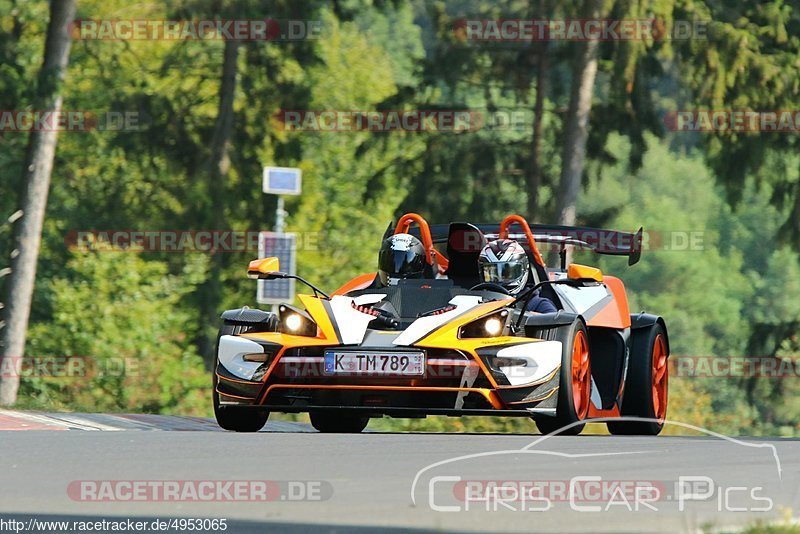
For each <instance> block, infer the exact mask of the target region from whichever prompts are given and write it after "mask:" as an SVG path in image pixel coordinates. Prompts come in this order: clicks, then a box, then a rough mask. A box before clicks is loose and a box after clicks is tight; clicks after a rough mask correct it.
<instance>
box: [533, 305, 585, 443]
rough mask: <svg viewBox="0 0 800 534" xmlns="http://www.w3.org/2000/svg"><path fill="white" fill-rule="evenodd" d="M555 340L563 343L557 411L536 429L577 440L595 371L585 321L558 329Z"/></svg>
mask: <svg viewBox="0 0 800 534" xmlns="http://www.w3.org/2000/svg"><path fill="white" fill-rule="evenodd" d="M555 339H556V340H557V341H560V342H561V371H560V373H561V374H560V377H559V387H558V407H557V409H556V416H555V417H541V418H539V419H537V420H536V426H537V427H538V428H539V432H541V433H542V434H552V433H554V432H556V431H559V432H558V433H559V434H563V435H568V436H575V435H577V434H580V433H581V431H582V430H583V427H584V424H583V423H580V424H574V425H573V426H569V428H566V429H564V430H563V431H560V430H561V429H562V428H564V427H566V426H568V425H571V424H573V423H579V422H580V421H583V420H585V419H586V417H587V416H588V415H589V402H590V400H589V399H590V397H591V393H592V369H591V361H590V359H589V336H588V334H587V333H586V325H585V324H583V320H581V319H576V320H575V322H574V323H572V324H571V325H569V326H565V327H561V328H559V331H558V332H557V333H556V336H555Z"/></svg>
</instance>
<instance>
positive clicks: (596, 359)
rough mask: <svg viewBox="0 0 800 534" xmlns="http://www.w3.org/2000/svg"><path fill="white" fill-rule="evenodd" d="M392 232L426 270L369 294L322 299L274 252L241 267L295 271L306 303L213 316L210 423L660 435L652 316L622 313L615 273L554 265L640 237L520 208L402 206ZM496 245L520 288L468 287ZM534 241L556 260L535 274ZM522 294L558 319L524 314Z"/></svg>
mask: <svg viewBox="0 0 800 534" xmlns="http://www.w3.org/2000/svg"><path fill="white" fill-rule="evenodd" d="M392 233H411V234H413V235H415V236H417V237H418V238H419V239H420V240H421V242H422V243H423V245H424V248H425V251H426V260H427V262H428V265H429V267H430V269H429V272H430V273H431V275H429V276H428V277H426V278H421V279H408V280H400V281H399V282H398V283H397V284H395V285H388V286H383V285H382V284H380V283H377V280H376V275H375V273H368V274H364V275H361V276H359V277H357V278H355V279H353V280H352V281H350V282H349V283H347V284H345V286H343V287H341V288H339V289H338V290H336V291H334V292H333V293H332V294H331V295H328V294H326V293H324V292H323V291H322V290H320V289H318V288H316V287H315V286H313V285H311V284H310V283H308V282H306V281H305V280H303V279H302V278H300V277H297V276H294V275H290V274H287V273H283V272H280V269H279V264H278V260H277V259H276V258H262V259H259V260H255V261H253V262H251V263H250V266H249V268H248V275H249V276H250V277H251V278H261V279H279V278H287V277H293V278H297V279H298V280H300V281H301V282H303V283H305V284H307V285H308V286H309V287H310V288H311V289H312V290H313V294H307V295H299V300H300V303H301V304H302V306H298V307H296V306H293V305H291V304H289V303H286V304H282V305H280V306H279V308H278V313H277V314H276V313H270V312H265V311H260V310H256V309H250V308H247V307H245V308H241V309H236V310H229V311H226V312H225V313H223V314H222V319H223V326H222V329H221V330H220V334H219V341H218V346H217V355H216V363H215V369H214V392H213V399H214V412H215V414H216V418H217V421H218V423H219V425H220V426H221V427H223V428H225V429H228V430H235V431H240V432H253V431H257V430H259V429H260V428H261V427H263V426H264V424H265V422H266V421H267V418H268V416H269V413H270V412H284V413H299V412H307V413H309V416H310V419H311V423H312V425H313V426H314V427H315V428H316V429H318V430H320V431H322V432H360V431H361V430H363V429H364V428H365V427H366V425H367V423H368V422H369V419H370V418H371V417H382V416H391V417H425V416H427V415H448V416H461V415H484V416H485V415H489V416H521V417H531V418H533V419H534V420H535V421H536V423H537V426H538V427H539V430H540V431H542V432H544V433H552V432H559V433H566V434H577V433H579V432H580V431H581V430H582V429H583V426H584V423H585V422H586V421H591V420H592V419H600V420H602V421H606V423H607V425H608V428H609V430H610V431H611V432H612V433H613V434H651V435H655V434H658V433H659V432H660V431H661V428H662V426H663V421H664V419H665V417H666V411H667V380H668V367H667V357H668V355H669V341H668V337H667V329H666V325H665V323H664V320H663V319H662V318H661V317H658V316H657V315H651V314H647V313H638V314H631V313H630V312H629V310H628V299H627V296H626V293H625V287H624V286H623V284H622V282H621V281H620V280H619V278H616V277H613V276H608V275H604V274H603V273H601V272H600V270H599V269H597V268H594V267H589V266H585V265H578V264H574V263H573V264H567V263H566V257H567V255H566V250H567V248H568V247H582V248H589V249H592V250H594V251H595V252H598V253H601V254H612V255H625V256H627V257H628V263H629V264H631V265H632V264H633V263H636V261H638V259H639V256H640V253H641V237H642V231H641V229H640V230H639V231H638V232H637V233H635V234H630V233H624V232H616V231H607V230H595V229H590V228H576V227H562V226H545V225H529V223H528V222H527V221H526V220H525V219H524V218H522V217H520V216H518V215H510V216H508V217H506V218H505V219H504V220H503V221H502V222H501V223H500V224H470V223H451V224H449V225H432V226H429V225H428V223H427V222H426V221H425V219H423V218H422V217H421V216H419V215H417V214H413V213H409V214H406V215H404V216H403V217H401V218H400V220H399V221H398V222H397V224H396V225H392V226H390V227H389V229H388V230H387V235H390V234H392ZM497 238H501V239H502V238H510V239H515V240H517V241H518V242H520V243H521V244H522V245H523V247H524V248H525V251H526V252H527V253H528V256H529V258H530V265H531V274H532V280H533V282H532V283H531V284H530V285H529V286H528V287H527V288H526V289H525V290H523V291H521V292H519V293H517V294H516V295H511V294H509V293H508V292H506V291H505V290H504V289H503V287H502V286H498V285H494V284H486V283H483V281H482V280H481V278H480V274H479V269H478V255H479V253H480V250H481V249H482V247H483V245H484V244H485V243H486V242H487V240H488V239H497ZM537 243H538V244H540V245H541V244H547V245H548V248H552V247H555V248H556V249H557V250H558V251H559V253H560V254H559V256H560V260H561V261H560V265H558V266H555V267H553V268H548V267H547V266H546V265H545V262H544V261H543V257H542V254H541V253H540V251H539V247H538V246H537ZM534 293H536V294H540V295H542V296H543V297H546V298H548V299H550V300H551V301H552V302H553V303H554V304H555V305H556V308H557V310H558V311H557V312H555V313H534V312H526V311H523V310H525V309H526V304H527V299H529V298H531V297H532V296H533V295H534ZM609 418H610V419H609Z"/></svg>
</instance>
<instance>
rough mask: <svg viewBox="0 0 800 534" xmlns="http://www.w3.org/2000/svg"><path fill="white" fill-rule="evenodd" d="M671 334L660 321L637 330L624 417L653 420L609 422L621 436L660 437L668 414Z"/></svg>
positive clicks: (623, 412)
mask: <svg viewBox="0 0 800 534" xmlns="http://www.w3.org/2000/svg"><path fill="white" fill-rule="evenodd" d="M668 355H669V354H668V349H667V333H666V330H665V329H664V325H662V324H661V323H656V324H654V325H653V326H651V327H650V328H648V329H647V330H645V331H636V332H635V334H634V338H633V346H632V350H631V360H630V364H629V365H630V367H629V369H628V377H627V380H626V383H625V390H624V392H623V397H622V416H623V417H624V416H626V415H627V416H633V417H642V418H647V419H652V421H624V420H623V421H609V422H608V423H606V426H607V427H608V431H609V432H611V433H612V434H617V435H642V436H657V435H658V434H659V433H660V432H661V429H662V428H663V427H664V420H665V419H666V417H667V394H668V390H669V388H668V383H669V366H668V365H667V356H668Z"/></svg>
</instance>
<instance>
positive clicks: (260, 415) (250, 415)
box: [211, 321, 269, 432]
mask: <svg viewBox="0 0 800 534" xmlns="http://www.w3.org/2000/svg"><path fill="white" fill-rule="evenodd" d="M247 329H248V327H247V326H245V325H240V324H231V323H228V322H227V321H226V322H225V323H224V324H223V325H222V328H220V330H219V335H218V336H217V347H216V352H215V356H214V373H213V381H212V383H213V390H212V391H213V392H212V394H211V396H212V400H213V402H214V417H215V418H216V419H217V424H218V425H219V426H220V427H222V428H224V429H225V430H232V431H234V432H258V431H259V430H261V429H262V428H264V425H265V424H266V423H267V419H268V418H269V412H264V411H260V410H256V409H252V408H242V407H240V406H221V405H220V402H219V397H220V395H219V393H217V382H218V381H219V378H217V366H218V365H219V360H218V359H217V356H216V354H217V352H219V338H220V337H222V336H234V335H236V334H240V333H242V332H244V331H245V330H247Z"/></svg>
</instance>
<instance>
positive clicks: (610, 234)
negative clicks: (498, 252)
mask: <svg viewBox="0 0 800 534" xmlns="http://www.w3.org/2000/svg"><path fill="white" fill-rule="evenodd" d="M475 226H476V227H477V228H478V229H479V230H480V231H481V232H483V234H484V235H485V236H486V237H487V238H488V239H495V238H497V236H498V235H499V233H500V225H499V224H494V223H490V224H475ZM530 227H531V231H532V232H533V234H534V239H535V240H536V241H537V242H541V243H563V244H565V245H573V246H578V247H583V248H588V249H591V250H593V251H594V252H596V253H598V254H605V255H609V256H627V257H628V265H634V264H635V263H636V262H638V261H639V259H640V258H641V256H642V233H643V229H642V228H639V230H638V231H637V232H636V233H630V232H620V231H618V230H603V229H600V228H588V227H583V226H560V225H546V224H531V225H530ZM392 228H393V226H392V225H390V226H389V228H388V229H387V233H386V236H387V237H388V236H389V235H391V233H392ZM449 230H450V225H449V224H432V225H430V231H431V236H432V237H433V242H434V244H441V243H447V239H448V234H449ZM409 232H410V233H411V234H412V235H414V236H416V237H419V236H420V232H419V228H411V229H410V230H409ZM509 237H511V238H512V239H517V240H519V241H520V243H521V244H522V245H523V246H525V244H526V241H527V240H526V239H525V235H524V234H515V233H511V234H510V235H509ZM526 248H527V247H526Z"/></svg>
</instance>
